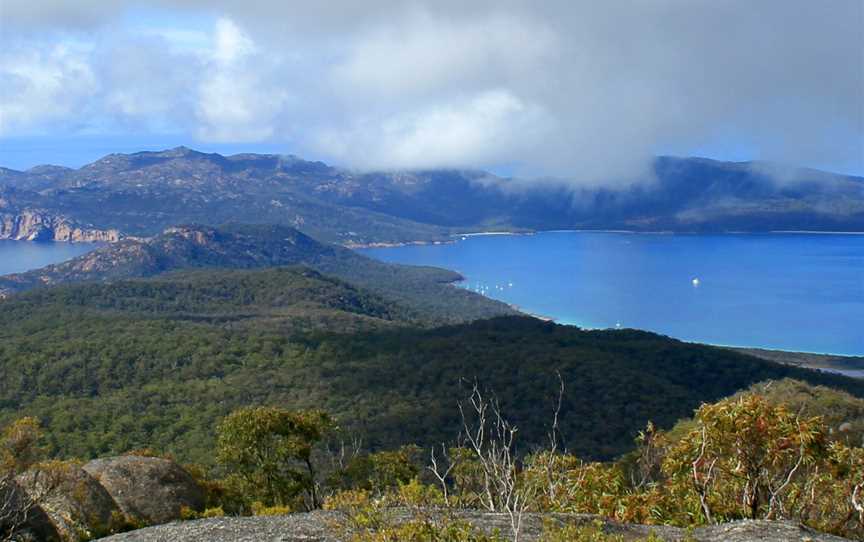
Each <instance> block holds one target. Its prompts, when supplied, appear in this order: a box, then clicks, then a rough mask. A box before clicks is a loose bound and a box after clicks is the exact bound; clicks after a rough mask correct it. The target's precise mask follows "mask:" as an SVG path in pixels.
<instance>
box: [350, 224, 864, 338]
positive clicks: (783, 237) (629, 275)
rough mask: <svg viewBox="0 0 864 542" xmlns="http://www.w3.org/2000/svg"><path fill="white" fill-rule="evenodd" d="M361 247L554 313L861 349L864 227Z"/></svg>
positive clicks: (590, 323) (661, 329)
mask: <svg viewBox="0 0 864 542" xmlns="http://www.w3.org/2000/svg"><path fill="white" fill-rule="evenodd" d="M361 252H363V253H364V254H366V255H369V256H372V257H375V258H378V259H380V260H384V261H388V262H398V263H406V264H418V265H421V264H422V265H434V266H438V267H444V268H447V269H453V270H455V271H458V272H460V273H462V275H464V276H465V277H466V279H467V280H466V281H465V282H463V283H462V284H461V286H462V287H465V288H469V289H472V290H480V291H482V292H483V293H485V295H488V296H489V297H492V298H495V299H499V300H501V301H505V302H507V303H510V304H513V305H516V306H518V307H519V308H520V309H521V310H524V311H526V312H531V313H534V314H540V315H544V316H549V317H553V318H555V319H556V321H558V322H560V323H567V324H576V325H579V326H583V327H590V328H610V327H617V326H620V327H631V328H640V329H646V330H650V331H655V332H658V333H663V334H665V335H670V336H672V337H676V338H679V339H683V340H688V341H699V342H706V343H711V344H720V345H734V346H753V347H763V348H775V349H784V350H795V351H806V352H824V353H833V354H847V355H864V235H816V234H814V235H810V234H764V235H663V234H629V233H606V232H546V233H540V234H536V235H524V236H523V235H516V236H509V235H506V236H505V235H487V236H471V237H467V238H465V239H464V240H462V241H459V242H457V243H455V244H447V245H421V246H405V247H395V248H375V249H364V250H362V251H361ZM694 278H695V279H698V281H699V283H698V285H694V284H693V279H694Z"/></svg>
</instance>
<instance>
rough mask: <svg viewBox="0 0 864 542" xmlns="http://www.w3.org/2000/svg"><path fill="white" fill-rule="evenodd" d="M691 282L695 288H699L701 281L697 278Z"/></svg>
mask: <svg viewBox="0 0 864 542" xmlns="http://www.w3.org/2000/svg"><path fill="white" fill-rule="evenodd" d="M690 282H691V283H692V284H693V286H699V279H698V278H695V279H693V280H692V281H690Z"/></svg>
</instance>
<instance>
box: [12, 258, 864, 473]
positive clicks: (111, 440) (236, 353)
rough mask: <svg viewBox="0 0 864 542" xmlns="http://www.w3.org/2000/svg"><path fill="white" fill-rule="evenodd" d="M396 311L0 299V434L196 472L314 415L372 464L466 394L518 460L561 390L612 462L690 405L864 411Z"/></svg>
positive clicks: (531, 332) (448, 421)
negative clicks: (807, 405)
mask: <svg viewBox="0 0 864 542" xmlns="http://www.w3.org/2000/svg"><path fill="white" fill-rule="evenodd" d="M401 311H402V309H401V308H400V307H399V306H398V305H397V304H393V303H392V302H390V301H388V300H386V299H384V298H382V297H380V296H378V295H376V294H374V293H370V292H365V291H363V290H362V289H358V288H355V287H352V286H350V285H347V284H344V283H342V282H341V281H338V280H334V279H329V278H327V277H323V276H321V275H319V274H318V273H317V272H313V271H309V270H305V269H297V268H294V269H277V270H273V269H265V270H245V271H222V270H218V271H217V270H195V271H186V272H183V273H180V274H169V275H165V276H159V277H154V278H148V279H135V280H131V281H129V280H127V281H118V282H114V283H110V284H84V285H70V286H63V287H55V288H50V289H42V290H35V291H32V292H28V293H24V294H21V295H16V296H12V297H10V298H9V299H6V300H5V301H2V302H0V426H2V425H4V424H5V423H6V422H8V421H10V420H11V419H13V418H17V417H20V416H22V415H27V414H33V415H36V416H38V418H39V419H40V420H41V421H42V422H43V423H44V425H45V427H46V429H47V431H46V432H47V434H48V435H49V439H50V443H49V444H50V446H51V448H52V450H53V452H55V453H56V454H57V455H60V456H66V457H69V456H74V457H81V458H88V457H95V456H103V455H108V454H113V453H119V452H123V451H127V450H131V449H137V448H142V447H149V448H153V449H156V450H160V451H163V452H169V453H172V454H174V455H175V456H176V457H178V458H179V459H181V460H194V461H198V462H202V463H205V464H206V463H209V462H211V461H212V450H213V431H214V427H215V424H216V422H217V421H218V420H219V419H221V418H222V417H223V416H225V415H227V414H228V413H229V412H231V411H232V410H234V409H235V408H238V407H240V406H245V405H279V406H281V407H284V408H289V409H302V408H322V409H325V410H326V411H328V412H330V413H332V414H333V415H334V416H335V417H336V419H337V420H338V422H339V425H340V427H341V428H342V431H343V433H342V435H343V436H344V438H347V439H348V440H351V439H352V438H362V439H363V442H364V444H365V445H367V446H369V447H372V448H382V447H392V446H397V445H401V444H405V443H411V442H416V443H418V444H424V445H431V444H436V443H440V442H452V441H453V439H455V438H456V437H457V435H458V432H459V419H458V409H457V402H458V401H459V400H464V399H465V398H466V396H467V395H468V394H469V393H470V385H471V383H473V382H474V381H475V379H476V380H477V381H478V382H479V383H480V384H481V386H482V387H483V389H485V390H487V391H488V392H489V393H493V392H494V393H495V395H496V396H497V397H498V398H499V399H500V401H501V404H502V407H503V409H504V411H505V413H506V414H507V416H508V417H510V418H511V419H512V420H513V421H515V422H516V424H517V425H518V427H519V435H520V437H519V438H520V440H519V442H520V446H523V447H525V449H530V447H531V446H533V445H537V444H540V445H542V444H544V443H545V441H546V435H547V432H548V429H549V427H548V425H549V423H550V415H551V412H552V410H553V408H554V403H555V398H556V393H557V389H558V379H557V374H558V373H560V374H561V377H562V378H563V380H564V382H565V394H564V402H563V408H562V412H561V414H562V416H561V434H562V437H563V440H564V444H565V445H566V447H567V449H568V450H570V451H572V452H574V453H577V454H579V455H581V456H583V457H586V458H611V457H614V456H617V455H619V454H621V453H624V452H627V451H628V450H630V449H631V448H632V446H633V437H634V436H635V435H636V432H637V431H638V430H640V429H641V428H643V427H644V425H645V424H646V423H647V422H648V421H649V420H654V421H655V422H657V423H658V424H659V425H660V426H663V427H670V426H672V425H673V424H674V423H675V422H676V421H677V420H678V419H680V418H684V417H688V416H690V415H691V414H692V411H693V409H694V408H695V407H697V406H698V405H699V404H700V403H701V402H703V401H714V400H717V399H719V398H721V397H724V396H726V395H729V394H732V393H734V392H736V391H738V390H740V389H743V388H746V387H748V386H750V385H752V384H754V383H756V382H760V381H764V380H768V379H778V378H784V377H794V378H797V379H800V380H805V381H808V382H811V383H818V384H826V385H830V386H834V387H837V388H841V389H845V390H847V391H849V392H851V393H853V394H855V395H856V396H859V397H864V382H860V381H856V380H852V379H849V378H844V377H840V376H833V375H827V374H821V373H817V372H813V371H808V370H804V369H798V368H794V367H789V366H783V365H778V364H775V363H771V362H768V361H764V360H759V359H756V358H752V357H749V356H746V355H741V354H738V353H735V352H731V351H728V350H725V349H720V348H713V347H709V346H702V345H694V344H687V343H682V342H679V341H675V340H673V339H669V338H666V337H662V336H659V335H655V334H651V333H646V332H641V331H632V330H621V331H582V330H579V329H577V328H575V327H570V326H559V325H556V324H553V323H545V322H541V321H539V320H536V319H533V318H527V317H500V318H496V319H491V320H482V321H477V322H474V323H470V324H460V325H453V326H447V327H440V328H435V329H428V328H426V329H422V328H416V327H412V326H409V325H407V322H406V320H405V319H404V318H403V313H402V312H401ZM336 331H339V332H338V333H337V332H336ZM344 331H353V332H354V333H351V334H346V333H344Z"/></svg>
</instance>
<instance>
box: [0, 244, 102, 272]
mask: <svg viewBox="0 0 864 542" xmlns="http://www.w3.org/2000/svg"><path fill="white" fill-rule="evenodd" d="M98 246H99V244H98V243H31V242H28V241H0V275H8V274H10V273H21V272H23V271H30V270H31V269H38V268H40V267H44V266H46V265H50V264H52V263H60V262H63V261H66V260H69V259H71V258H74V257H75V256H80V255H81V254H84V253H86V252H90V251H91V250H93V249H95V248H97V247H98Z"/></svg>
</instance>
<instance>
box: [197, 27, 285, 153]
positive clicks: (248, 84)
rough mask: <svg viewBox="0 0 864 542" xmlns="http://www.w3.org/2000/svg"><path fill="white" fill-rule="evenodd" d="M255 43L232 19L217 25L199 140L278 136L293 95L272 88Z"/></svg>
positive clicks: (201, 93) (200, 107)
mask: <svg viewBox="0 0 864 542" xmlns="http://www.w3.org/2000/svg"><path fill="white" fill-rule="evenodd" d="M256 55H257V50H256V47H255V44H254V42H253V41H252V39H251V38H249V36H247V35H246V34H245V33H244V32H243V31H242V30H241V29H240V28H239V27H238V26H237V25H236V24H235V23H234V22H233V21H232V20H230V19H226V18H222V19H219V20H218V21H217V23H216V29H215V39H214V46H213V50H212V52H211V58H210V61H209V62H208V63H207V64H206V66H205V68H204V74H203V75H204V76H203V78H202V81H201V83H200V85H199V87H198V103H197V107H196V114H197V117H198V120H199V121H200V124H199V126H198V127H197V134H198V136H199V137H200V138H201V139H203V140H206V141H229V142H230V141H262V140H266V139H267V138H269V137H271V136H273V134H274V132H275V129H276V126H277V124H278V119H279V117H280V114H281V112H282V108H283V107H284V105H285V104H286V102H287V100H288V93H287V92H286V91H285V90H282V89H280V88H278V87H277V86H275V85H270V84H269V83H268V81H267V80H266V74H262V72H261V71H259V70H261V68H266V67H267V61H266V59H257V58H256Z"/></svg>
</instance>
